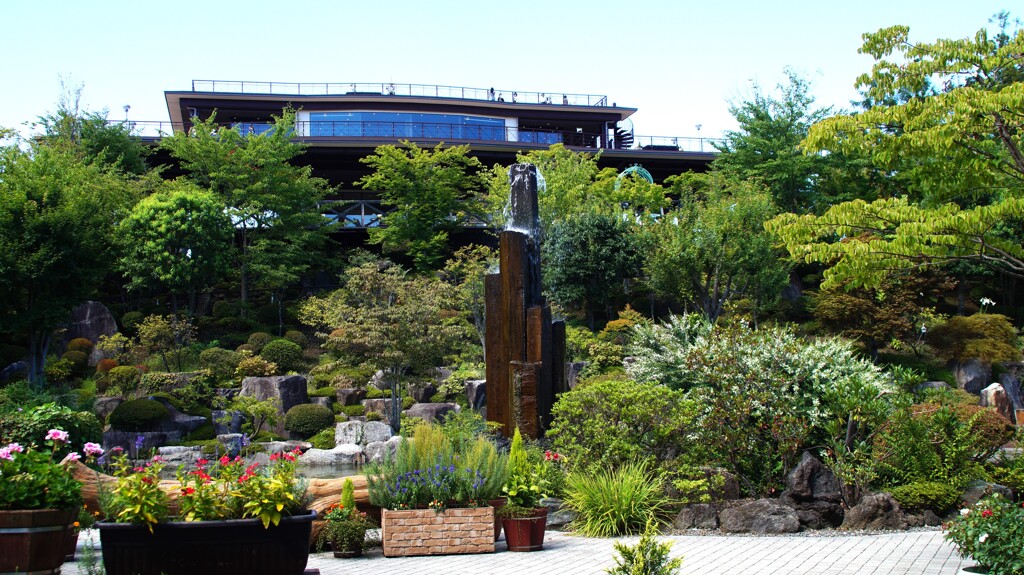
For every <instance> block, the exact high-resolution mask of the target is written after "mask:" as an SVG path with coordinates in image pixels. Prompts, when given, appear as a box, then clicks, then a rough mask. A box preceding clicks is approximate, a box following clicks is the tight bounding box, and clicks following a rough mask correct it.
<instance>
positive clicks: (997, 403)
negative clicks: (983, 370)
mask: <svg viewBox="0 0 1024 575" xmlns="http://www.w3.org/2000/svg"><path fill="white" fill-rule="evenodd" d="M978 405H980V406H982V407H991V408H994V409H995V410H996V413H998V414H999V415H1002V416H1003V417H1005V418H1006V419H1007V421H1009V422H1010V423H1014V424H1016V423H1017V413H1016V412H1017V410H1016V409H1014V406H1013V400H1011V399H1010V396H1009V394H1007V393H1006V390H1005V389H1003V386H1002V385H1000V384H998V383H993V384H992V385H990V386H988V387H986V388H985V389H983V390H981V400H980V401H979V402H978Z"/></svg>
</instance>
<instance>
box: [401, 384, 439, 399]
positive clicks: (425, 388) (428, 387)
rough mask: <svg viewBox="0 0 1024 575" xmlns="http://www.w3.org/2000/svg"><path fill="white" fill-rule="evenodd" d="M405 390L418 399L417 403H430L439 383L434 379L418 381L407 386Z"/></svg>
mask: <svg viewBox="0 0 1024 575" xmlns="http://www.w3.org/2000/svg"><path fill="white" fill-rule="evenodd" d="M405 391H406V393H408V394H409V395H411V396H412V398H413V399H415V400H416V402H417V403H430V398H432V397H434V394H435V393H437V385H435V384H434V382H432V381H417V382H414V383H410V384H408V385H406V386H405Z"/></svg>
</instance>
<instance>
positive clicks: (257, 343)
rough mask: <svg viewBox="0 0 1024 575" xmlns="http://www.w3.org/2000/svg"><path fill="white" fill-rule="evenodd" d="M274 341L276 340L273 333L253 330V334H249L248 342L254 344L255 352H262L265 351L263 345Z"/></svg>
mask: <svg viewBox="0 0 1024 575" xmlns="http://www.w3.org/2000/svg"><path fill="white" fill-rule="evenodd" d="M272 341H274V336H273V335H271V334H269V333H267V332H265V331H257V332H253V333H252V335H250V336H249V341H248V342H247V343H248V344H249V345H251V346H252V350H253V353H260V352H261V351H263V346H265V345H267V344H268V343H270V342H272Z"/></svg>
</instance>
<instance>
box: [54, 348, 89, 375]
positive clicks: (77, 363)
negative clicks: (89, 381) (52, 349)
mask: <svg viewBox="0 0 1024 575" xmlns="http://www.w3.org/2000/svg"><path fill="white" fill-rule="evenodd" d="M60 359H61V360H67V361H68V362H69V363H70V364H71V371H72V373H73V374H74V375H78V376H81V375H84V374H85V370H86V369H88V368H89V356H88V355H86V353H85V352H84V351H77V350H69V351H65V352H64V354H63V355H61V356H60Z"/></svg>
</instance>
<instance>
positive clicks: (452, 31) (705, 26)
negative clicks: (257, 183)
mask: <svg viewBox="0 0 1024 575" xmlns="http://www.w3.org/2000/svg"><path fill="white" fill-rule="evenodd" d="M1002 9H1012V6H1009V5H1007V3H1005V1H1004V2H993V1H990V0H931V1H923V0H918V1H901V0H861V1H859V2H841V3H839V2H827V1H825V2H822V1H816V2H809V1H793V2H788V1H787V2H753V1H728V0H718V1H712V2H693V1H689V0H685V1H684V0H632V1H622V0H620V1H605V0H589V1H575V0H574V1H568V0H540V1H538V0H519V1H505V2H491V1H483V0H477V1H457V0H434V1H432V2H423V1H416V0H409V1H397V0H392V1H388V0H371V1H367V0H362V1H351V0H335V1H326V0H324V1H304V0H292V1H290V2H282V1H280V0H276V1H265V0H248V1H232V2H225V1H220V0H204V1H201V2H200V1H194V0H180V1H176V2H162V1H157V0H126V1H114V0H110V1H104V0H94V1H91V2H85V1H82V0H75V1H65V0H7V1H5V2H4V3H3V10H2V14H3V17H2V19H0V22H2V23H0V30H2V31H0V48H2V53H3V54H4V66H3V68H4V70H3V79H4V87H5V88H4V90H3V96H2V104H3V105H2V106H0V126H6V127H11V128H19V129H22V131H23V132H24V129H23V128H21V124H22V123H24V122H26V121H30V120H33V119H35V118H36V117H37V116H39V115H42V114H45V113H47V112H50V111H53V110H54V109H55V108H56V102H57V100H58V96H59V94H60V78H61V77H64V78H65V79H66V80H67V81H68V83H69V84H70V85H82V86H84V90H83V93H82V95H83V103H84V104H85V107H86V108H87V109H90V110H102V109H104V108H105V109H108V110H109V111H110V117H111V118H113V119H120V118H123V117H124V112H123V110H122V108H123V106H124V105H125V104H129V105H131V110H130V111H129V117H130V118H131V119H132V120H137V121H143V120H154V121H159V120H167V119H168V118H167V108H166V104H165V102H164V98H163V92H164V90H188V89H190V88H191V81H192V80H193V79H208V80H209V79H215V80H259V81H280V82H337V83H351V82H395V83H422V84H442V85H453V86H469V87H480V88H487V87H491V86H494V87H495V88H497V89H498V90H508V91H511V90H518V91H520V92H526V91H536V92H546V93H554V94H561V93H563V92H570V93H590V94H606V95H608V96H609V100H610V101H613V102H617V103H618V104H619V105H620V106H629V107H634V108H639V112H638V113H637V114H635V115H634V117H633V122H634V125H635V128H636V133H637V134H640V135H649V136H695V135H697V132H696V128H695V126H696V125H697V124H702V125H703V128H702V130H701V133H700V135H702V136H705V137H712V136H718V135H720V134H721V133H722V132H723V131H725V130H729V129H734V128H735V123H734V121H733V119H732V117H731V116H730V115H729V112H728V108H729V102H730V101H734V102H739V101H742V100H744V99H746V98H748V97H749V96H750V94H751V86H752V83H755V82H756V83H757V84H759V85H760V86H762V87H764V88H766V89H770V90H773V89H774V87H775V85H776V84H777V83H779V82H780V81H782V80H783V68H784V67H786V66H789V67H792V68H793V69H795V70H796V71H797V72H798V73H800V74H801V75H803V76H805V77H807V78H808V79H810V80H811V82H812V86H813V89H812V94H813V95H814V96H815V97H816V99H817V103H818V104H819V105H822V106H825V105H834V106H837V107H847V106H849V101H850V100H851V99H853V98H855V97H856V95H857V94H856V91H855V90H854V88H853V84H854V80H855V78H856V77H857V75H858V74H860V73H863V72H865V71H867V70H868V69H869V68H870V66H871V59H870V57H868V56H862V55H859V54H857V48H858V47H860V45H861V34H862V33H864V32H868V31H875V30H877V29H878V28H881V27H884V26H889V25H893V24H906V25H908V26H910V31H911V39H912V40H920V41H932V40H934V39H936V38H940V37H945V38H962V37H968V36H972V35H973V34H974V32H976V31H977V30H978V29H979V28H982V27H985V26H987V25H988V19H989V17H991V16H992V15H993V14H995V13H996V12H997V11H999V10H1002ZM1013 16H1016V17H1021V16H1024V14H1021V13H1020V12H1017V13H1014V14H1013Z"/></svg>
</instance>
